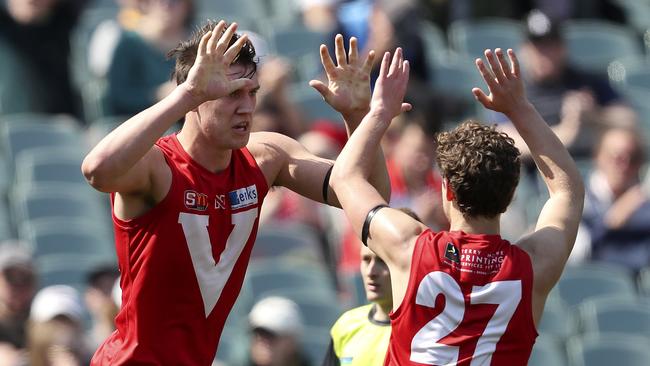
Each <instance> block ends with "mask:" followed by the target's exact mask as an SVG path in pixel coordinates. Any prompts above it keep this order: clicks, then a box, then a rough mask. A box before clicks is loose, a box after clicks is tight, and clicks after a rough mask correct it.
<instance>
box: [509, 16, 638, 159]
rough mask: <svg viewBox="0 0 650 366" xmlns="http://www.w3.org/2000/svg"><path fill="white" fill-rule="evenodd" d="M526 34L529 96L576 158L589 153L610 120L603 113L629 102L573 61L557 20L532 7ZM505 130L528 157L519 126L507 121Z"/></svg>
mask: <svg viewBox="0 0 650 366" xmlns="http://www.w3.org/2000/svg"><path fill="white" fill-rule="evenodd" d="M526 35H527V36H526V39H525V41H524V43H523V44H522V47H521V51H520V56H521V59H522V62H521V65H522V69H523V71H524V81H525V83H526V93H527V95H528V99H529V100H530V102H531V103H532V104H533V105H534V106H535V108H537V110H538V111H539V113H540V114H541V116H542V118H544V120H545V121H547V123H548V124H549V125H550V126H551V128H552V129H553V131H554V132H555V134H556V135H557V136H558V138H559V139H560V141H562V143H563V144H564V145H565V146H567V148H569V151H570V152H571V153H572V154H573V155H574V156H577V157H588V156H589V153H590V147H591V146H593V143H594V141H595V139H596V136H597V135H598V134H599V132H600V130H601V129H602V127H603V124H607V123H609V121H607V120H606V119H604V118H603V116H602V114H603V113H604V112H605V110H606V109H607V108H610V107H614V106H617V107H621V106H625V104H624V103H623V100H622V99H621V97H620V95H619V94H618V93H617V92H616V91H614V90H613V89H612V87H611V86H610V85H609V82H608V80H607V78H606V77H605V76H604V75H600V74H593V73H589V72H586V71H583V70H579V69H577V68H576V67H575V66H574V65H570V64H569V60H568V48H567V44H566V42H565V40H564V38H563V35H562V32H561V29H560V25H559V24H558V23H557V22H556V21H555V20H553V19H551V18H549V17H548V16H547V15H546V14H544V13H542V12H541V11H539V10H537V9H535V10H532V11H531V12H530V13H529V14H528V16H527V17H526ZM604 72H605V70H603V73H604ZM626 108H629V107H626ZM504 130H506V132H507V133H508V134H509V135H510V136H511V137H513V138H514V139H515V143H516V145H517V147H518V148H519V150H520V151H521V152H522V156H524V157H530V153H529V151H528V148H527V147H526V144H524V143H523V140H522V139H521V138H520V137H519V135H518V134H517V133H516V131H515V129H514V128H513V127H512V126H511V125H509V124H508V125H504Z"/></svg>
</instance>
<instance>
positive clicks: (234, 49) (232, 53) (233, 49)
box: [223, 34, 248, 65]
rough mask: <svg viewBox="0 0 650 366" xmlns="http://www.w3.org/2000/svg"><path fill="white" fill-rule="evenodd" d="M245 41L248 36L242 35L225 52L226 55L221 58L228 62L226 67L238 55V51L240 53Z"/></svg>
mask: <svg viewBox="0 0 650 366" xmlns="http://www.w3.org/2000/svg"><path fill="white" fill-rule="evenodd" d="M247 41H248V35H246V34H243V35H242V36H241V37H239V39H238V40H237V42H235V43H233V45H232V46H230V47H229V48H228V50H226V53H224V55H223V56H224V59H225V60H226V61H227V62H228V65H230V64H231V63H232V62H233V61H234V60H235V58H236V57H237V55H238V54H239V51H241V49H242V47H244V45H245V44H246V42H247Z"/></svg>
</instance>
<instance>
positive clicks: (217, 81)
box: [185, 20, 253, 103]
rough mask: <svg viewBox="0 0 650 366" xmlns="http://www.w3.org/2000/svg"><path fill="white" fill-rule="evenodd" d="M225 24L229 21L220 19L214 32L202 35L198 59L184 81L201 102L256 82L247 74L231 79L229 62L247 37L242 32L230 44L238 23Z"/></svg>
mask: <svg viewBox="0 0 650 366" xmlns="http://www.w3.org/2000/svg"><path fill="white" fill-rule="evenodd" d="M225 28H226V22H225V21H223V20H221V21H220V22H219V23H218V24H217V25H216V26H215V27H214V29H213V30H212V31H211V32H208V33H206V34H205V35H203V37H202V38H201V41H200V42H199V47H198V50H197V55H196V60H195V61H194V65H192V68H191V69H190V71H189V73H188V76H187V80H186V81H185V84H186V86H187V88H188V91H189V92H190V94H191V95H192V96H193V97H194V98H195V99H197V100H198V101H199V102H201V103H202V102H204V101H208V100H213V99H217V98H221V97H223V96H226V95H228V94H230V93H232V92H234V91H235V90H237V89H240V88H242V87H244V86H247V85H249V84H252V83H253V81H252V80H250V79H247V78H238V79H231V78H230V77H229V76H228V71H229V69H230V65H231V64H232V62H233V60H234V59H235V57H237V54H239V51H240V50H241V48H242V47H243V46H244V44H245V43H246V41H247V40H248V37H247V36H246V35H242V36H241V37H240V38H239V39H238V40H237V42H235V43H233V44H232V46H230V47H228V44H229V43H230V39H231V38H232V36H233V34H235V31H236V30H237V23H232V24H231V25H230V26H229V27H228V29H225ZM224 29H225V32H224Z"/></svg>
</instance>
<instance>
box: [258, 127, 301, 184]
mask: <svg viewBox="0 0 650 366" xmlns="http://www.w3.org/2000/svg"><path fill="white" fill-rule="evenodd" d="M292 141H293V143H295V144H298V142H296V141H295V140H294V139H292V138H290V137H288V136H285V135H282V134H279V133H276V132H253V133H251V135H250V139H249V140H248V144H247V145H246V148H247V149H248V151H250V153H251V154H252V155H253V157H254V158H255V161H256V162H257V165H258V166H259V167H260V169H261V170H262V172H263V173H264V176H265V177H266V180H267V182H268V183H269V186H271V185H272V183H273V182H275V179H276V177H277V175H278V173H279V171H280V169H282V167H283V166H284V165H286V162H287V157H288V154H287V146H288V145H290V144H291V142H292Z"/></svg>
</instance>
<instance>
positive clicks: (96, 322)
mask: <svg viewBox="0 0 650 366" xmlns="http://www.w3.org/2000/svg"><path fill="white" fill-rule="evenodd" d="M118 276H119V272H118V271H117V268H116V267H115V266H113V265H110V266H100V267H98V268H96V269H95V270H93V271H92V272H91V273H90V274H89V275H88V278H87V281H86V291H85V293H84V301H85V304H86V308H87V309H88V311H89V313H90V317H91V322H92V323H91V324H90V329H89V331H88V332H87V334H86V340H87V342H86V343H87V344H88V347H89V348H90V349H97V347H99V345H100V344H101V343H102V342H103V341H104V340H105V339H106V338H108V336H109V335H110V334H111V333H113V331H114V330H115V321H114V319H115V316H116V315H117V312H118V307H117V304H116V303H115V302H114V301H113V286H114V285H115V281H116V279H117V278H118Z"/></svg>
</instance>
